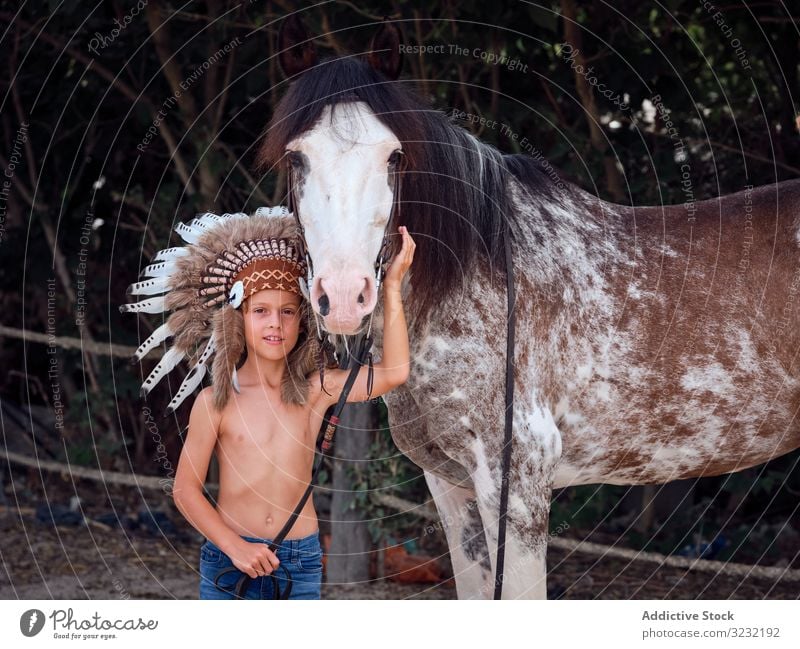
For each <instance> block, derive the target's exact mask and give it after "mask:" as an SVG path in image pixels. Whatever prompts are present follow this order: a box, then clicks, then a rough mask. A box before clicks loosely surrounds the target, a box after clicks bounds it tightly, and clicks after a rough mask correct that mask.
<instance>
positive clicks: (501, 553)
mask: <svg viewBox="0 0 800 649" xmlns="http://www.w3.org/2000/svg"><path fill="white" fill-rule="evenodd" d="M503 239H504V243H505V249H506V286H507V289H506V292H507V294H508V332H507V334H506V431H505V437H504V443H503V475H502V479H501V482H500V523H499V529H498V532H497V570H496V571H495V579H494V598H495V599H501V598H502V594H503V577H504V575H503V567H504V566H503V564H504V563H505V545H506V516H507V513H508V473H509V471H510V467H511V442H512V438H511V430H512V426H513V422H514V319H515V313H514V308H515V306H516V296H515V294H514V266H513V262H512V259H511V241H510V235H509V232H508V222H507V221H506V224H505V228H504V230H503Z"/></svg>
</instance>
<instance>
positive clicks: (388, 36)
mask: <svg viewBox="0 0 800 649" xmlns="http://www.w3.org/2000/svg"><path fill="white" fill-rule="evenodd" d="M402 45H403V34H402V33H401V32H400V30H399V29H398V28H397V27H395V26H394V25H393V24H392V23H390V22H389V20H388V18H384V19H383V22H382V23H381V26H380V27H378V31H377V32H375V34H374V35H373V36H372V40H371V41H370V42H369V53H368V54H367V62H368V63H369V64H370V65H371V66H372V67H373V68H375V69H376V70H377V71H378V72H380V73H382V74H383V75H384V76H385V77H387V78H388V79H391V80H392V81H394V80H395V79H397V77H399V76H400V69H401V68H402V67H403V55H402V53H401V52H400V49H401V46H402Z"/></svg>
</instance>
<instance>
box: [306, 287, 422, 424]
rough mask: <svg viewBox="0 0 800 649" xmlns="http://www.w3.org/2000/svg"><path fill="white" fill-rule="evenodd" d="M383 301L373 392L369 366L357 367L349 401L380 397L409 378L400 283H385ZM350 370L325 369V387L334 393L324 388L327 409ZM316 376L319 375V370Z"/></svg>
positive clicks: (337, 396) (406, 338)
mask: <svg viewBox="0 0 800 649" xmlns="http://www.w3.org/2000/svg"><path fill="white" fill-rule="evenodd" d="M383 305H384V306H383V322H384V328H383V356H382V358H381V360H380V361H378V362H377V363H374V364H373V366H372V367H373V379H372V393H371V394H370V395H369V396H367V378H368V373H369V366H368V365H364V366H363V367H362V368H361V369H360V370H359V371H358V374H357V375H356V378H355V380H354V381H353V385H352V387H351V388H350V393H349V394H348V395H347V402H348V403H352V402H358V401H366V400H367V399H369V398H374V397H379V396H381V395H382V394H386V393H387V392H389V391H390V390H393V389H394V388H396V387H397V386H399V385H402V384H403V383H405V382H406V381H407V380H408V373H409V370H410V365H411V362H410V358H409V351H408V328H407V326H406V316H405V313H404V312H403V300H402V298H401V297H400V288H399V287H394V286H391V287H390V286H385V287H384V299H383ZM349 374H350V370H349V369H346V370H341V369H335V368H334V369H331V370H325V378H324V382H325V389H326V390H327V391H328V392H330V394H331V396H328V395H327V394H325V393H324V392H321V395H322V396H323V397H324V399H325V408H326V409H327V408H328V407H329V406H332V405H333V404H335V403H336V402H337V401H338V400H339V395H340V394H341V392H342V388H344V384H345V382H346V381H347V377H348V376H349ZM315 376H316V377H318V374H315Z"/></svg>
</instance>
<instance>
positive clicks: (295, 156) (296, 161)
mask: <svg viewBox="0 0 800 649" xmlns="http://www.w3.org/2000/svg"><path fill="white" fill-rule="evenodd" d="M286 159H287V160H288V161H289V164H290V165H292V167H293V168H295V169H302V167H303V157H302V156H301V155H300V154H299V153H298V152H297V151H287V152H286Z"/></svg>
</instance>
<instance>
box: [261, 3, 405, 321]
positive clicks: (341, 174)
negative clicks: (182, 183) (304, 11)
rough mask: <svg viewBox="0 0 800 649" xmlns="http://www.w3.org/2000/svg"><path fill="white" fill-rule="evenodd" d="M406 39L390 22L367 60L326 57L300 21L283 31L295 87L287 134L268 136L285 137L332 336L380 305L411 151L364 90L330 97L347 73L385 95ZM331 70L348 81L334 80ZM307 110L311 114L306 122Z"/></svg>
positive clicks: (318, 307)
mask: <svg viewBox="0 0 800 649" xmlns="http://www.w3.org/2000/svg"><path fill="white" fill-rule="evenodd" d="M400 42H401V41H400V34H399V32H398V30H397V29H396V28H394V27H393V26H392V25H390V24H388V23H384V24H383V25H382V26H381V27H380V28H379V30H378V32H377V33H376V34H375V36H374V37H373V39H372V42H371V45H370V48H369V49H370V54H368V56H367V57H366V60H359V59H356V58H350V59H334V60H332V61H322V62H319V61H318V60H317V54H316V50H315V48H314V45H313V44H312V41H311V37H310V36H309V34H308V33H306V31H305V28H304V27H303V26H302V24H301V23H300V22H299V20H297V19H287V21H285V22H284V25H283V26H282V28H281V31H280V36H279V44H280V51H281V54H280V62H281V66H282V68H283V70H284V73H285V74H286V75H287V77H288V78H289V79H291V80H293V84H292V86H291V88H290V90H289V92H288V93H287V95H286V96H285V97H284V100H283V101H282V104H281V106H279V107H278V110H276V115H275V116H274V117H273V122H272V124H271V125H270V130H272V129H274V130H275V131H276V132H278V131H281V132H283V133H284V134H285V135H284V136H282V137H280V136H279V137H277V138H276V137H273V133H268V135H267V138H268V140H269V139H270V138H272V140H273V145H274V144H275V142H274V140H281V141H282V142H281V143H282V146H283V151H281V152H280V153H279V158H278V160H279V162H280V164H284V165H286V169H287V171H288V173H289V178H290V181H291V182H290V184H289V186H290V189H291V191H292V192H293V196H292V199H293V200H292V202H293V205H292V206H293V209H295V210H296V212H297V214H298V216H299V220H300V223H301V225H302V226H303V231H304V234H305V240H306V246H307V251H308V254H309V256H310V258H311V262H312V265H313V273H314V274H313V281H312V283H311V285H310V286H309V292H310V298H311V304H312V306H313V309H314V310H315V311H316V312H317V313H319V314H320V315H321V316H323V318H324V320H323V322H324V326H325V328H326V329H327V330H328V331H330V332H332V333H340V334H353V333H356V332H357V331H358V330H359V327H360V325H361V324H362V322H363V319H364V317H365V316H368V315H369V314H370V313H372V310H373V309H374V308H375V304H376V301H377V293H378V290H377V281H376V269H375V262H376V259H377V257H378V253H379V250H380V248H381V244H382V242H383V238H384V233H386V234H387V235H389V236H390V240H391V239H395V238H396V235H397V226H398V223H397V222H394V223H392V224H391V226H390V224H389V218H390V215H391V214H392V205H393V203H394V201H395V195H394V194H395V187H396V186H397V184H396V181H397V176H398V174H399V173H400V170H401V169H400V168H401V163H402V156H403V155H404V154H403V143H402V142H401V141H400V139H399V137H398V135H397V134H395V132H393V130H392V128H391V127H390V126H389V125H388V124H387V119H386V116H385V115H376V114H375V112H374V111H373V110H372V109H371V107H370V103H373V102H368V101H364V99H362V98H361V97H360V96H359V95H358V94H353V95H352V96H344V97H343V96H330V95H331V94H335V93H336V90H335V88H334V86H341V84H342V83H343V80H342V79H341V78H340V75H347V74H348V73H349V74H351V75H352V76H353V79H352V80H351V81H352V82H353V83H350V84H348V83H347V80H346V79H345V80H344V83H345V86H348V85H349V86H350V88H351V89H353V88H355V87H357V86H359V85H373V86H374V87H373V88H369V87H365V88H362V89H361V90H362V91H363V92H364V93H367V94H369V93H372V94H373V95H379V94H385V93H386V91H385V90H382V89H381V88H380V86H381V85H391V82H392V81H393V80H394V79H396V78H397V76H398V74H399V71H400V63H401V59H400V51H399V50H400ZM326 66H327V67H326ZM331 75H336V76H337V77H339V78H337V79H335V80H332V79H331V78H330V77H331ZM362 80H367V81H368V83H367V84H363V83H361V81H362ZM326 83H328V84H330V85H329V86H328V87H329V88H330V92H329V93H326V94H327V95H329V96H328V97H327V102H326V103H325V105H324V106H319V105H317V104H318V102H317V101H316V97H315V96H316V95H318V93H319V91H320V88H319V84H326ZM312 95H314V96H312ZM339 95H341V93H339ZM373 105H374V103H373ZM388 108H389V107H387V109H388ZM300 113H302V114H304V115H306V116H307V118H306V121H305V122H301V123H300V126H299V127H298V126H296V124H297V122H298V120H297V118H298V116H300V115H299V114H300ZM312 119H313V122H312ZM282 122H283V123H282ZM287 131H288V132H287ZM388 227H391V229H392V230H393V231H392V232H390V231H388V229H387V228H388Z"/></svg>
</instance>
